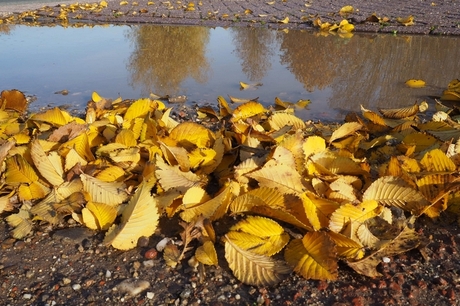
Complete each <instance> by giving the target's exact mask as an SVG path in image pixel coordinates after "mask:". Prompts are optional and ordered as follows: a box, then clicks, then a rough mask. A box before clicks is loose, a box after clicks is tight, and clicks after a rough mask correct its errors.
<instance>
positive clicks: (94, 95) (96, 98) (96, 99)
mask: <svg viewBox="0 0 460 306" xmlns="http://www.w3.org/2000/svg"><path fill="white" fill-rule="evenodd" d="M91 100H93V101H94V102H96V103H98V102H100V101H101V100H102V97H101V96H100V95H99V94H98V93H97V92H95V91H93V93H92V94H91Z"/></svg>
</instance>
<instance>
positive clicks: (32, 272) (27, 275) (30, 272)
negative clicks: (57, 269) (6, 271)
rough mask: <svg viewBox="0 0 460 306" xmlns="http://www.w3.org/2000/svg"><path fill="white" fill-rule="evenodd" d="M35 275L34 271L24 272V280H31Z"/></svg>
mask: <svg viewBox="0 0 460 306" xmlns="http://www.w3.org/2000/svg"><path fill="white" fill-rule="evenodd" d="M34 275H35V273H34V271H32V270H28V271H27V272H26V278H32V277H33V276H34Z"/></svg>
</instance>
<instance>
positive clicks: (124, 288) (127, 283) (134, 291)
mask: <svg viewBox="0 0 460 306" xmlns="http://www.w3.org/2000/svg"><path fill="white" fill-rule="evenodd" d="M149 287H150V283H149V282H148V281H146V280H134V279H125V280H124V281H122V282H121V283H120V284H118V285H117V286H116V288H117V289H118V290H119V291H121V292H123V293H127V294H128V295H130V296H132V297H133V296H136V295H138V294H139V293H141V292H142V291H144V290H146V289H147V288H149Z"/></svg>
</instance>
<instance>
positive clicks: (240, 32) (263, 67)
mask: <svg viewBox="0 0 460 306" xmlns="http://www.w3.org/2000/svg"><path fill="white" fill-rule="evenodd" d="M231 31H232V34H233V43H234V45H235V50H234V52H235V53H236V54H237V56H238V57H239V58H240V63H241V70H242V71H243V72H244V74H245V75H246V77H247V78H248V79H249V80H250V81H259V80H261V79H263V77H264V76H265V75H266V74H267V73H268V71H269V70H270V68H271V67H272V65H271V61H270V60H271V57H272V56H273V55H274V54H275V45H274V43H275V39H276V32H274V31H269V30H267V29H263V28H249V29H248V28H241V27H238V28H232V29H231Z"/></svg>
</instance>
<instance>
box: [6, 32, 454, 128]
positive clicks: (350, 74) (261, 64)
mask: <svg viewBox="0 0 460 306" xmlns="http://www.w3.org/2000/svg"><path fill="white" fill-rule="evenodd" d="M0 45H2V46H8V47H7V48H0V67H1V69H2V71H1V72H2V73H0V84H1V88H0V89H11V88H18V89H20V90H25V91H27V93H28V94H35V95H37V96H38V98H39V99H38V101H37V102H36V103H38V104H34V105H32V107H33V106H35V105H39V106H44V105H52V106H54V105H59V104H69V105H73V106H75V105H81V107H83V108H84V105H85V104H86V101H87V100H88V99H89V97H90V96H91V91H93V90H96V91H98V92H100V93H101V94H102V95H103V96H106V97H116V96H117V95H118V94H119V95H121V96H122V97H124V98H138V97H145V96H147V95H148V94H149V93H150V92H154V93H157V94H161V95H166V94H169V95H177V94H186V95H187V96H188V98H189V99H188V101H197V102H199V103H210V104H215V103H216V102H215V101H216V97H217V96H218V95H224V96H225V95H227V94H228V95H232V96H236V97H240V98H254V97H257V96H258V97H259V101H261V102H262V103H265V104H267V105H268V104H273V101H274V98H275V97H276V96H279V97H280V98H282V99H284V100H287V101H293V102H295V101H297V100H299V99H311V101H312V103H311V104H310V106H309V108H308V109H307V110H305V111H303V112H302V113H301V116H302V118H304V119H323V120H334V121H336V120H341V119H342V118H343V116H344V114H345V113H346V112H348V111H359V106H360V104H363V105H364V106H365V107H368V108H373V109H375V108H376V107H402V106H407V105H412V104H413V103H414V102H415V101H421V100H423V99H426V98H427V97H428V96H436V95H440V94H441V93H442V90H443V88H445V87H446V86H447V84H448V83H449V81H451V80H452V79H455V78H459V77H460V61H459V60H458V59H459V58H460V39H459V38H455V37H434V36H429V37H428V36H391V35H357V34H355V35H354V36H353V37H352V38H351V39H341V38H339V37H336V36H327V37H324V36H318V35H316V34H314V33H309V32H302V31H289V32H287V33H285V32H276V31H272V30H269V29H252V28H243V27H241V28H231V29H222V28H215V29H212V28H203V27H178V26H154V25H144V26H130V27H128V26H123V27H119V26H117V27H115V26H109V27H106V28H102V27H95V28H83V29H80V28H78V29H77V28H72V29H70V28H67V29H63V28H60V27H54V28H27V27H24V26H15V27H12V28H8V30H6V31H5V30H3V31H0ZM63 76H65V77H63ZM417 78H420V79H423V80H425V81H426V82H427V84H428V86H427V87H425V88H421V89H411V88H407V87H405V86H404V82H405V81H406V80H407V79H417ZM239 81H248V82H260V83H263V86H261V87H259V88H258V89H257V90H254V91H240V90H239V85H238V82H239ZM63 89H68V90H69V91H70V94H69V95H68V96H57V95H54V94H53V93H54V92H56V91H59V90H63ZM428 102H433V101H432V100H428ZM40 104H41V105H40Z"/></svg>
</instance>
